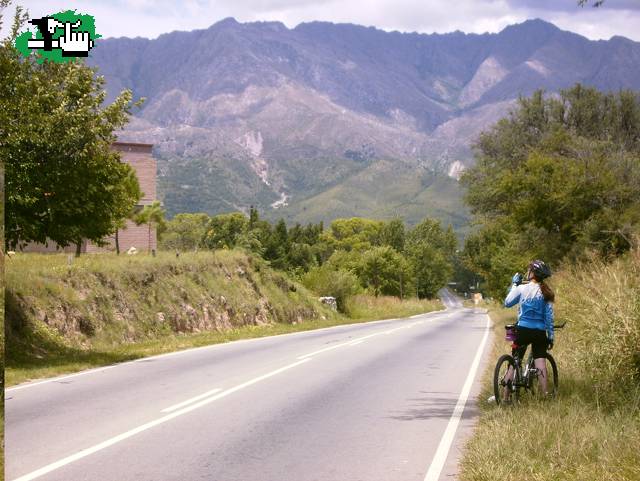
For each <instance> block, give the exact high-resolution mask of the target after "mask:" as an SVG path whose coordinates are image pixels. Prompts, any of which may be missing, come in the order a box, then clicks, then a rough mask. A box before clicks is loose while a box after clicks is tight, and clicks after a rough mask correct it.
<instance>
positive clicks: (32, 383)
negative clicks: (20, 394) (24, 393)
mask: <svg viewBox="0 0 640 481" xmlns="http://www.w3.org/2000/svg"><path fill="white" fill-rule="evenodd" d="M116 366H117V364H114V365H111V366H105V367H98V368H96V369H88V370H86V371H81V372H77V373H75V374H69V375H67V376H60V377H52V378H49V379H45V380H43V381H37V382H31V383H29V384H20V385H19V386H14V387H8V388H6V389H5V390H4V391H5V392H13V391H19V390H20V389H26V388H28V387H34V386H39V385H41V384H47V383H50V382H58V381H64V380H65V379H70V378H72V377H78V376H84V375H85V374H93V373H95V372H100V371H106V370H107V369H113V368H114V367H116Z"/></svg>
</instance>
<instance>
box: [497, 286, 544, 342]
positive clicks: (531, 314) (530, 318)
mask: <svg viewBox="0 0 640 481" xmlns="http://www.w3.org/2000/svg"><path fill="white" fill-rule="evenodd" d="M518 302H519V303H520V309H519V310H518V326H522V327H527V328H529V329H539V330H541V331H546V332H547V337H548V338H549V339H550V340H553V304H552V303H550V302H547V301H545V300H544V297H543V296H542V292H541V291H540V286H539V285H538V284H537V283H535V282H529V283H528V284H521V285H519V286H516V285H515V284H513V285H512V286H511V290H510V291H509V294H507V298H506V299H505V300H504V305H505V307H513V306H515V305H516V304H517V303H518Z"/></svg>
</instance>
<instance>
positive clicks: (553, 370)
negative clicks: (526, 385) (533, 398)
mask: <svg viewBox="0 0 640 481" xmlns="http://www.w3.org/2000/svg"><path fill="white" fill-rule="evenodd" d="M544 363H545V367H546V372H547V392H546V395H547V396H551V397H556V396H557V395H558V366H557V365H556V360H555V359H554V358H553V356H552V355H551V354H549V353H548V352H547V353H546V354H545V357H544ZM536 368H537V366H536ZM536 378H537V382H535V381H534V382H532V383H531V386H530V388H531V392H532V393H534V394H535V392H536V390H537V391H538V392H540V391H541V388H540V382H541V373H540V370H539V369H538V370H537V372H536Z"/></svg>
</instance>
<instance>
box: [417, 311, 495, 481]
mask: <svg viewBox="0 0 640 481" xmlns="http://www.w3.org/2000/svg"><path fill="white" fill-rule="evenodd" d="M490 325H491V319H490V318H489V316H487V325H486V327H485V330H484V336H483V337H482V341H481V342H480V345H479V346H478V350H477V351H476V356H475V358H474V359H473V362H472V363H471V367H470V368H469V374H468V375H467V379H466V381H465V382H464V385H463V386H462V391H461V392H460V397H459V398H458V402H457V403H456V407H455V408H454V409H453V414H451V419H449V423H448V424H447V427H446V429H445V430H444V434H443V435H442V439H440V444H439V445H438V449H437V450H436V454H435V455H434V456H433V460H432V461H431V466H429V471H427V474H426V475H425V477H424V481H438V478H440V473H441V472H442V468H443V467H444V463H445V461H446V460H447V456H448V455H449V449H451V443H452V442H453V438H454V436H455V434H456V430H457V429H458V424H459V423H460V418H461V417H462V413H463V412H464V407H465V405H466V403H467V398H468V397H469V392H470V391H471V386H472V384H473V380H474V379H475V377H476V372H477V371H478V366H479V365H480V359H481V358H482V352H483V351H484V346H485V344H486V343H487V338H488V337H489V327H490Z"/></svg>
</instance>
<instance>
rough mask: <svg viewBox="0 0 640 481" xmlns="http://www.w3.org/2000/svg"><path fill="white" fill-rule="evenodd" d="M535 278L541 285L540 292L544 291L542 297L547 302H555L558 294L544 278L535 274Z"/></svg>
mask: <svg viewBox="0 0 640 481" xmlns="http://www.w3.org/2000/svg"><path fill="white" fill-rule="evenodd" d="M533 278H534V279H535V280H536V281H538V285H539V286H540V292H542V297H544V300H545V301H546V302H553V301H555V300H556V295H555V294H554V293H553V291H552V290H551V288H550V287H549V286H548V285H546V284H545V283H544V281H543V280H541V279H538V278H536V276H535V275H534V276H533Z"/></svg>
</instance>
